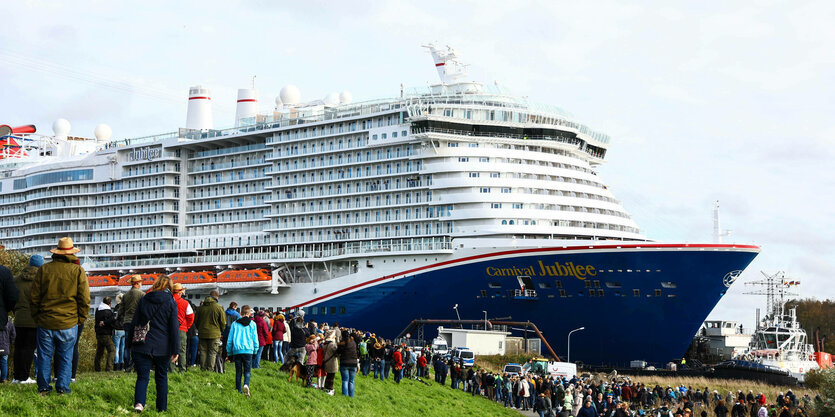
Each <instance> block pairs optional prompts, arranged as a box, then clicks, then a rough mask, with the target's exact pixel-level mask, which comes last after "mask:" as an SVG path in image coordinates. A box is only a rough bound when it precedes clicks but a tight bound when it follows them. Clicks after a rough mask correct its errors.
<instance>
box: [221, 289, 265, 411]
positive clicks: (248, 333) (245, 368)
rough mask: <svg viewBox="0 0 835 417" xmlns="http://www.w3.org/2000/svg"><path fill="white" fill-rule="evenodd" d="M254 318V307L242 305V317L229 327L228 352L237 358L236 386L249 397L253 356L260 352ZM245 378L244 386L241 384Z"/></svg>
mask: <svg viewBox="0 0 835 417" xmlns="http://www.w3.org/2000/svg"><path fill="white" fill-rule="evenodd" d="M256 327H257V326H256V325H255V322H254V321H253V320H252V308H251V307H250V306H248V305H245V306H243V307H241V318H239V319H237V320H235V322H234V323H232V326H231V327H230V328H229V340H228V342H227V344H226V352H227V353H228V354H229V356H231V357H233V358H234V359H235V388H237V389H238V392H240V393H242V394H244V395H246V396H247V397H249V379H250V375H251V372H252V357H253V356H254V355H255V354H257V353H258V348H259V346H258V329H257V328H256ZM241 378H243V386H241Z"/></svg>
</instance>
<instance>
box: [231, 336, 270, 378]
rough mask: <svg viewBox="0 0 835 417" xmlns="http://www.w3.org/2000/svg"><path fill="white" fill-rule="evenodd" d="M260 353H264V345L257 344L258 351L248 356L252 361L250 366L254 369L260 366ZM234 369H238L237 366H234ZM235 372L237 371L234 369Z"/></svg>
mask: <svg viewBox="0 0 835 417" xmlns="http://www.w3.org/2000/svg"><path fill="white" fill-rule="evenodd" d="M262 353H264V347H263V346H259V347H258V352H256V353H255V354H254V355H249V356H250V358H249V360H250V361H252V367H253V368H254V369H258V368H260V367H261V354H262ZM235 369H238V368H237V367H236V368H235ZM235 372H237V371H235ZM247 385H249V384H247Z"/></svg>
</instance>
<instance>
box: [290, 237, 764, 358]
mask: <svg viewBox="0 0 835 417" xmlns="http://www.w3.org/2000/svg"><path fill="white" fill-rule="evenodd" d="M758 253H759V248H757V247H756V246H741V245H661V244H650V243H648V244H645V245H634V244H630V245H618V246H614V245H610V246H609V245H602V246H593V247H592V246H581V247H568V248H563V247H561V248H538V249H520V250H513V251H504V252H496V253H491V254H485V255H478V256H471V257H464V258H459V259H453V260H450V261H445V262H442V263H440V264H435V265H427V266H424V267H420V268H414V269H411V270H405V271H402V272H401V273H398V274H397V275H389V276H385V277H380V278H378V279H375V280H373V281H371V282H369V283H367V284H362V285H359V286H356V288H353V287H352V288H346V289H344V290H341V291H338V292H336V293H331V294H326V295H323V296H321V297H319V298H317V299H314V300H310V301H309V302H306V303H303V304H300V305H299V306H303V307H304V308H305V310H306V312H307V317H309V318H311V319H314V320H317V321H319V322H322V321H329V322H333V321H337V320H338V321H339V324H340V325H341V326H346V327H357V328H360V329H369V330H372V331H375V332H377V334H379V335H383V336H384V337H394V336H396V335H397V334H398V333H399V332H400V331H401V330H402V329H403V328H404V327H405V326H406V325H408V324H409V323H410V322H411V321H412V320H413V319H416V318H432V319H443V318H454V314H455V313H454V311H453V310H452V306H453V305H455V304H458V310H459V312H460V314H461V317H462V318H468V319H478V318H481V317H483V311H487V312H488V315H489V316H490V317H512V320H513V321H528V320H529V321H531V322H533V323H535V324H536V325H537V326H538V327H539V328H540V330H542V331H543V333H544V335H545V337H546V339H547V340H548V342H549V343H550V344H551V346H552V347H553V348H554V350H555V351H556V352H557V354H558V355H560V356H561V357H562V359H563V360H564V359H565V354H566V351H567V342H566V336H567V334H568V332H569V331H571V330H572V329H576V328H579V327H585V330H584V331H580V332H576V333H574V334H573V335H572V337H571V352H570V353H571V360H572V361H575V362H576V361H582V362H584V363H588V364H608V365H626V364H628V362H629V361H631V360H645V361H647V362H649V363H653V364H663V363H666V362H667V361H671V360H680V358H681V357H682V355H683V354H684V352H685V351H686V349H687V347H688V345H689V344H690V341H691V339H692V338H693V335H695V334H696V332H697V330H698V328H699V326H700V325H701V323H702V322H703V321H704V319H705V318H706V317H707V315H708V314H709V313H710V311H711V310H712V309H713V307H714V306H715V305H716V304H717V303H718V302H719V300H720V299H721V298H722V296H723V295H724V294H725V292H726V291H727V289H728V288H729V287H730V285H731V284H732V283H733V281H734V280H735V279H736V277H737V276H738V275H739V274H740V273H741V271H742V270H744V269H745V268H746V267H747V266H748V264H749V263H751V261H752V260H753V259H754V257H756V255H757V254H758ZM519 277H523V278H519ZM524 277H530V280H527V279H525V278H524ZM531 284H532V285H533V287H534V288H530V286H531ZM522 285H526V288H525V289H528V290H530V289H534V290H535V291H536V295H535V296H531V295H532V294H531V293H530V292H528V296H524V295H523V294H524V293H521V294H520V292H521V291H517V290H521V289H522ZM299 306H295V307H299ZM321 307H325V308H324V309H322V308H321ZM331 307H336V308H339V309H340V310H341V311H344V314H339V315H332V314H327V312H330V311H333V310H331V309H330V308H331ZM343 308H344V309H343ZM322 311H324V312H325V313H326V314H321V313H322ZM432 336H434V335H433V334H431V332H430V331H427V333H426V337H428V338H429V337H432Z"/></svg>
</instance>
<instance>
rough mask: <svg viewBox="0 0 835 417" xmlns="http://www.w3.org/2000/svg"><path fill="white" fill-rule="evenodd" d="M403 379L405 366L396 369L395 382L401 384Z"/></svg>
mask: <svg viewBox="0 0 835 417" xmlns="http://www.w3.org/2000/svg"><path fill="white" fill-rule="evenodd" d="M401 379H403V367H400V369H395V370H394V382H396V383H398V384H399V383H400V380H401Z"/></svg>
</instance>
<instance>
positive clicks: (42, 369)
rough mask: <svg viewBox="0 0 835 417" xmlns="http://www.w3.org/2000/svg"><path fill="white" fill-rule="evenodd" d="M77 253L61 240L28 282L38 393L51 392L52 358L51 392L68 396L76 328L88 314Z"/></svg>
mask: <svg viewBox="0 0 835 417" xmlns="http://www.w3.org/2000/svg"><path fill="white" fill-rule="evenodd" d="M79 251H80V249H78V248H76V247H74V246H73V241H72V239H70V238H68V237H64V238H61V240H59V241H58V247H57V248H55V249H52V250H50V252H52V253H53V255H52V262H49V263H46V264H44V265H43V266H41V267H40V268H39V269H38V272H37V273H36V274H35V280H34V281H32V289H31V293H30V310H31V313H32V319H34V320H35V324H37V326H38V330H37V332H38V372H37V377H38V392H40V393H41V395H47V394H49V392H50V391H52V386H51V385H50V382H51V381H50V379H51V378H50V376H51V374H52V369H51V365H52V356H53V355H55V376H56V383H55V390H56V391H58V393H59V394H69V393H70V376H71V373H72V356H73V347H74V346H75V341H76V338H77V337H78V325H79V324H83V323H84V321H85V320H87V313H88V311H89V310H90V288H89V287H88V285H87V274H86V273H85V272H84V269H83V268H81V266H79V260H78V258H77V257H76V256H75V254H76V253H78V252H79Z"/></svg>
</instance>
